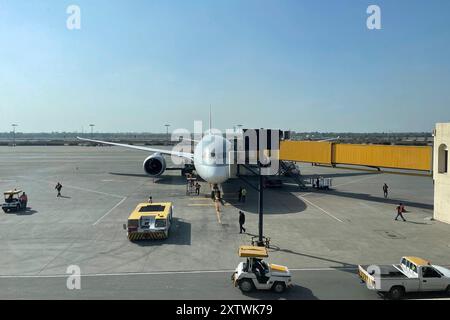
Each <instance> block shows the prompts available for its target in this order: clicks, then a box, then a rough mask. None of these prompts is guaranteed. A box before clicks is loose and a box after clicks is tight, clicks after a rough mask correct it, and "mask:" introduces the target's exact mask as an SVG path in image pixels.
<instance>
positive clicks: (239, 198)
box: [238, 186, 242, 202]
mask: <svg viewBox="0 0 450 320" xmlns="http://www.w3.org/2000/svg"><path fill="white" fill-rule="evenodd" d="M241 200H242V186H241V187H239V191H238V202H241Z"/></svg>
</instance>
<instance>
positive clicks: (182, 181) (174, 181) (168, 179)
mask: <svg viewBox="0 0 450 320" xmlns="http://www.w3.org/2000/svg"><path fill="white" fill-rule="evenodd" d="M109 174H111V175H114V176H122V177H134V178H147V179H149V180H151V179H153V180H154V182H155V183H156V184H171V185H186V178H185V177H182V176H164V175H163V176H160V177H151V176H149V175H148V174H145V173H120V172H109Z"/></svg>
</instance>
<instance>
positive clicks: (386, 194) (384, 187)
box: [383, 183, 389, 199]
mask: <svg viewBox="0 0 450 320" xmlns="http://www.w3.org/2000/svg"><path fill="white" fill-rule="evenodd" d="M388 189H389V187H388V185H387V184H386V183H385V184H384V185H383V193H384V198H385V199H386V198H387V197H388Z"/></svg>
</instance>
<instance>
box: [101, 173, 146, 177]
mask: <svg viewBox="0 0 450 320" xmlns="http://www.w3.org/2000/svg"><path fill="white" fill-rule="evenodd" d="M109 174H112V175H114V176H122V177H134V178H149V176H148V175H146V174H143V173H119V172H109Z"/></svg>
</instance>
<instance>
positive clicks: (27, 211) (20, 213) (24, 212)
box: [6, 207, 38, 216]
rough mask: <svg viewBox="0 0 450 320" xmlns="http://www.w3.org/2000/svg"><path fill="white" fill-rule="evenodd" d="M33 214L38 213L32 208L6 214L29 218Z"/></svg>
mask: <svg viewBox="0 0 450 320" xmlns="http://www.w3.org/2000/svg"><path fill="white" fill-rule="evenodd" d="M35 213H38V211H36V210H33V208H30V207H27V208H26V209H25V210H22V211H10V212H8V213H6V214H15V215H16V216H31V215H33V214H35Z"/></svg>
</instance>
